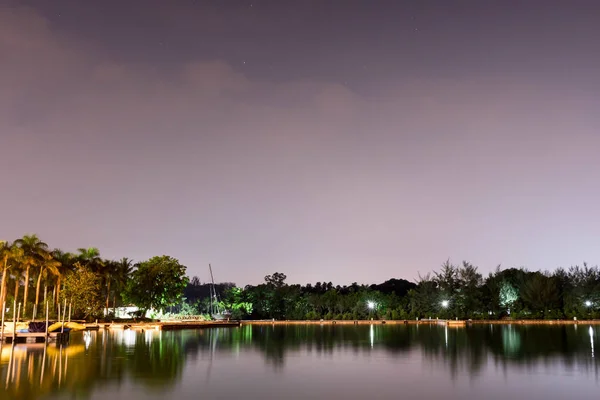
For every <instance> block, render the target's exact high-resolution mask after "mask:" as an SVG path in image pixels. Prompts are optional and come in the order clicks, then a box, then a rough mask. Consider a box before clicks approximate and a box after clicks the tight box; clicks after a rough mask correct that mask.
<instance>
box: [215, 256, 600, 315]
mask: <svg viewBox="0 0 600 400" xmlns="http://www.w3.org/2000/svg"><path fill="white" fill-rule="evenodd" d="M223 306H224V307H226V308H228V309H229V310H231V312H232V316H233V317H235V318H249V319H271V318H275V319H288V320H303V319H307V320H318V319H325V320H356V319H370V318H374V319H391V320H395V319H416V318H419V319H423V318H452V319H454V318H458V319H479V320H481V319H502V318H513V319H564V318H568V319H572V318H579V319H594V318H599V317H600V270H599V268H598V267H597V266H594V267H591V266H588V265H587V264H586V263H584V264H583V266H573V267H570V268H569V269H563V268H559V269H557V270H555V271H554V272H540V271H528V270H527V269H525V268H508V269H504V270H503V269H501V268H500V267H499V266H498V267H497V268H496V270H495V271H493V272H491V273H489V274H488V276H486V277H484V276H483V275H482V274H481V273H480V272H479V271H478V268H477V267H476V266H474V265H472V264H471V263H469V262H466V261H464V262H462V263H461V264H459V265H454V264H452V263H451V262H450V261H446V262H445V263H443V264H442V266H441V268H440V269H439V270H438V271H436V272H433V273H430V274H427V275H425V276H422V277H420V279H419V280H418V282H417V283H412V282H408V281H406V280H404V279H390V280H388V281H386V282H384V283H382V284H378V285H359V284H357V283H353V284H352V285H349V286H339V285H338V286H333V284H332V283H330V282H329V283H321V282H319V283H317V284H316V285H314V286H313V285H311V284H308V285H304V286H302V285H289V284H287V283H286V276H285V274H282V273H274V274H272V275H268V276H266V277H265V282H264V283H262V284H260V285H256V286H251V285H249V286H246V287H244V288H243V289H241V288H237V287H233V288H229V289H228V290H226V293H225V294H224V300H223Z"/></svg>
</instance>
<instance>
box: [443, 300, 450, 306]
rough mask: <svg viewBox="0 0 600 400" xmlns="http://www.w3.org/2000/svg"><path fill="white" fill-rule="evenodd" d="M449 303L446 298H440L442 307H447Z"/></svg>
mask: <svg viewBox="0 0 600 400" xmlns="http://www.w3.org/2000/svg"><path fill="white" fill-rule="evenodd" d="M449 304H450V302H449V301H448V300H442V307H444V308H448V305H449Z"/></svg>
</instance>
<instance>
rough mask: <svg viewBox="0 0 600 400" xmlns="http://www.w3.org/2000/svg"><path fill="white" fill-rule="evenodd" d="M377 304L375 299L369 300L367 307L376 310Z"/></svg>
mask: <svg viewBox="0 0 600 400" xmlns="http://www.w3.org/2000/svg"><path fill="white" fill-rule="evenodd" d="M375 306H376V304H375V302H374V301H367V308H368V309H369V310H374V309H375Z"/></svg>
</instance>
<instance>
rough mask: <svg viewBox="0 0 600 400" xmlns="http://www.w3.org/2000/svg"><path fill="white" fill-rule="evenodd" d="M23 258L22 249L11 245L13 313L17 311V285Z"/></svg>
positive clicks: (19, 282)
mask: <svg viewBox="0 0 600 400" xmlns="http://www.w3.org/2000/svg"><path fill="white" fill-rule="evenodd" d="M23 258H24V251H23V249H22V248H20V247H17V246H14V245H13V246H12V266H11V267H10V275H11V276H12V277H13V279H14V280H15V294H14V297H13V299H14V307H13V315H15V314H16V312H17V302H18V298H19V286H20V285H21V277H22V276H23Z"/></svg>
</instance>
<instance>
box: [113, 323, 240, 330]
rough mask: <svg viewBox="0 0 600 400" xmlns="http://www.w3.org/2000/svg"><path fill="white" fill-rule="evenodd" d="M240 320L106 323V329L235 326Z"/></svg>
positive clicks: (172, 328)
mask: <svg viewBox="0 0 600 400" xmlns="http://www.w3.org/2000/svg"><path fill="white" fill-rule="evenodd" d="M240 325H241V323H240V321H173V322H143V323H133V322H130V323H120V324H105V325H104V328H105V329H111V330H113V329H114V330H126V329H131V330H136V331H150V330H156V331H174V330H182V329H205V328H233V327H238V326H240Z"/></svg>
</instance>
